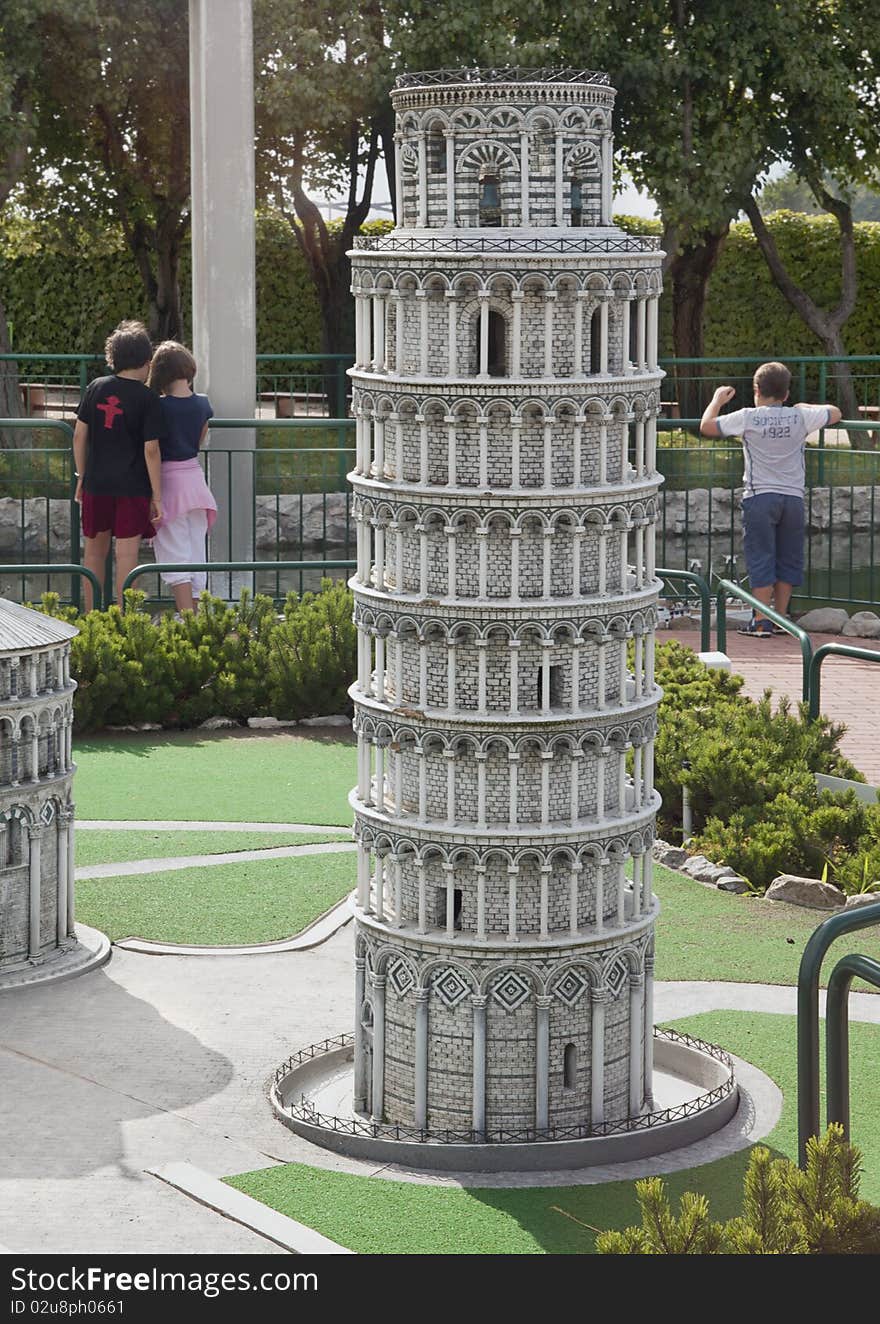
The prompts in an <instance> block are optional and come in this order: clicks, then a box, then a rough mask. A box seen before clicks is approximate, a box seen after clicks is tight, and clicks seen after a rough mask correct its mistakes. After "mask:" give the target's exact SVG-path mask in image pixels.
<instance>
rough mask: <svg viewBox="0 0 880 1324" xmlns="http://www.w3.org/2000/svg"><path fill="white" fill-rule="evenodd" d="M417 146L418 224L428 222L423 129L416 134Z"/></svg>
mask: <svg viewBox="0 0 880 1324" xmlns="http://www.w3.org/2000/svg"><path fill="white" fill-rule="evenodd" d="M416 139H417V141H418V147H419V225H420V226H424V225H427V224H428V161H427V152H426V150H425V149H426V144H425V133H424V130H419V132H418V133H417V134H416Z"/></svg>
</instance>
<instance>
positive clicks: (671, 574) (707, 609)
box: [656, 567, 720, 653]
mask: <svg viewBox="0 0 880 1324" xmlns="http://www.w3.org/2000/svg"><path fill="white" fill-rule="evenodd" d="M656 574H657V578H658V579H680V580H683V581H684V583H686V584H693V585H694V587H695V588H696V590H697V592H698V594H699V597H700V652H701V653H708V652H709V650H710V649H711V647H712V605H711V604H712V598H711V591H710V589H709V585H708V584H707V583H706V581H705V579H704V578H703V576H702V575H697V574H694V572H693V570H661V569H660V568H659V567H658V568H657V571H656ZM719 647H720V645H719Z"/></svg>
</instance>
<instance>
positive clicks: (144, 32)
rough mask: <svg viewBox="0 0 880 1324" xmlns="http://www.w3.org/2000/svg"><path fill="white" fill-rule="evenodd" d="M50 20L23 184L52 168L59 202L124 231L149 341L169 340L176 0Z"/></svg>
mask: <svg viewBox="0 0 880 1324" xmlns="http://www.w3.org/2000/svg"><path fill="white" fill-rule="evenodd" d="M90 6H91V12H89V11H88V10H87V9H85V8H84V7H83V6H81V5H79V4H72V5H71V9H72V11H73V13H72V14H70V13H65V12H63V11H59V12H56V13H53V14H51V15H50V19H49V22H48V25H47V29H48V30H47V33H46V40H45V44H44V48H43V51H42V53H41V59H42V67H43V69H44V70H46V69H49V70H51V78H48V79H45V87H44V89H43V91H42V92H41V111H40V131H39V142H40V148H41V150H40V151H39V153H37V154H35V156H34V161H33V170H32V174H31V178H32V181H33V184H34V188H35V189H36V190H39V189H40V187H41V186H42V185H43V184H44V180H45V170H46V169H50V170H51V179H52V181H53V189H54V190H55V191H56V196H57V200H58V204H59V205H63V206H65V207H66V208H68V209H69V210H72V211H79V212H81V213H86V214H89V215H90V216H91V217H92V218H95V217H105V218H106V219H107V220H108V222H112V223H114V224H118V225H119V226H120V227H121V229H122V233H123V235H124V236H125V240H126V243H127V244H128V247H129V248H130V250H131V253H132V256H133V258H134V261H135V263H136V265H137V269H138V272H139V274H140V277H141V281H142V284H143V288H144V294H145V297H146V302H147V306H148V309H149V315H148V321H149V330H150V334H151V335H152V336H153V337H154V338H155V339H165V338H172V339H176V338H180V337H181V335H182V334H183V325H184V321H183V314H182V310H181V301H180V280H179V271H180V255H181V251H182V249H183V246H184V244H185V242H186V238H187V234H188V230H189V192H190V180H189V53H188V52H189V46H188V8H187V2H186V0H129V3H127V4H126V5H119V4H118V3H117V0H90Z"/></svg>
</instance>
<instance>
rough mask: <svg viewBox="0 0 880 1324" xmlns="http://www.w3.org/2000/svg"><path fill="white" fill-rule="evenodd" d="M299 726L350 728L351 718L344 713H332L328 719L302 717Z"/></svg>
mask: <svg viewBox="0 0 880 1324" xmlns="http://www.w3.org/2000/svg"><path fill="white" fill-rule="evenodd" d="M300 726H351V718H350V717H346V715H345V713H333V714H332V715H331V716H330V717H304V718H303V719H302V721H301V722H300Z"/></svg>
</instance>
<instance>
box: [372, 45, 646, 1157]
mask: <svg viewBox="0 0 880 1324" xmlns="http://www.w3.org/2000/svg"><path fill="white" fill-rule="evenodd" d="M392 99H393V103H394V108H395V111H396V115H397V134H396V143H397V161H396V164H397V172H396V189H397V216H398V226H397V228H396V229H395V230H394V231H392V232H391V233H390V234H387V235H383V236H381V237H375V238H366V239H361V240H358V241H357V247H356V249H355V251H354V252H353V254H352V267H353V290H354V295H355V299H356V316H357V350H356V363H355V367H354V369H353V370H352V380H353V392H354V412H355V416H356V420H357V460H356V464H355V469H354V472H353V474H352V475H351V482H352V486H353V488H354V509H355V514H356V519H357V531H358V568H357V573H356V575H355V578H354V579H353V581H352V587H353V590H354V599H355V621H356V624H357V630H358V645H359V655H358V663H359V665H358V677H357V681H356V683H355V685H354V686H353V689H352V696H353V698H354V702H355V709H356V719H355V724H356V728H357V738H358V759H359V763H358V785H357V788H356V790H355V791H354V792H353V795H352V804H353V806H354V811H355V820H356V824H355V831H356V837H357V843H358V846H357V849H358V893H357V910H356V930H357V932H356V1007H357V1010H356V1034H355V1064H354V1066H355V1070H354V1082H355V1083H354V1096H355V1097H354V1107H355V1109H356V1110H357V1111H358V1112H360V1113H361V1114H362V1115H366V1116H367V1117H369V1118H371V1119H373V1120H374V1121H375V1122H377V1123H378V1122H387V1123H392V1124H397V1125H398V1126H400V1127H405V1128H412V1129H414V1130H417V1131H419V1132H421V1133H422V1135H423V1138H429V1139H430V1138H434V1137H436V1138H437V1139H440V1140H442V1139H449V1140H452V1139H461V1140H483V1141H489V1142H491V1141H492V1140H493V1139H513V1138H515V1137H516V1138H521V1139H525V1140H528V1139H540V1138H542V1137H545V1136H546V1137H559V1136H563V1135H566V1134H569V1133H570V1134H589V1133H590V1132H596V1131H599V1130H601V1129H602V1128H606V1129H607V1128H608V1127H609V1126H612V1127H613V1126H615V1125H618V1124H621V1123H624V1124H625V1122H626V1119H628V1118H632V1117H635V1116H637V1115H638V1114H640V1113H642V1112H644V1111H645V1110H646V1109H649V1108H650V1106H651V1068H652V1038H653V1036H652V1025H653V1015H652V971H653V929H654V921H655V916H656V903H655V900H654V897H653V894H652V889H651V844H652V838H653V823H654V816H655V813H656V809H657V804H658V800H657V796H656V795H655V793H654V790H653V749H654V733H655V722H656V708H657V702H658V698H659V691H658V689H657V687H656V686H655V684H654V636H653V631H654V626H655V603H656V599H657V592H658V587H659V585H658V583H657V581H656V579H655V571H654V521H655V518H656V510H657V490H658V483H659V479H658V476H657V473H656V470H655V450H656V422H655V420H656V415H657V411H658V407H659V403H658V402H659V383H660V379H661V376H662V374H661V373H660V372H659V370H658V367H657V357H656V353H657V350H656V344H657V303H658V298H659V294H660V288H661V279H660V258H661V256H662V255H661V254H660V253H659V252H658V250H657V246H656V244H655V243H654V242H653V241H652V240H649V239H644V238H633V237H631V236H629V235H627V234H624V233H623V232H621V231H620V230H619V229H617V228H616V227H615V226H614V225H613V224H612V220H611V197H612V131H611V112H612V105H613V101H614V90H613V89H612V88H611V87H610V85H609V80H608V77H607V75H605V74H601V73H590V72H586V71H576V70H545V69H542V70H520V69H503V70H456V71H439V72H434V73H425V74H413V75H407V76H404V77H402V78H399V79H398V81H397V84H396V87H395V90H394V92H393V94H392ZM628 866H629V867H628Z"/></svg>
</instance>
